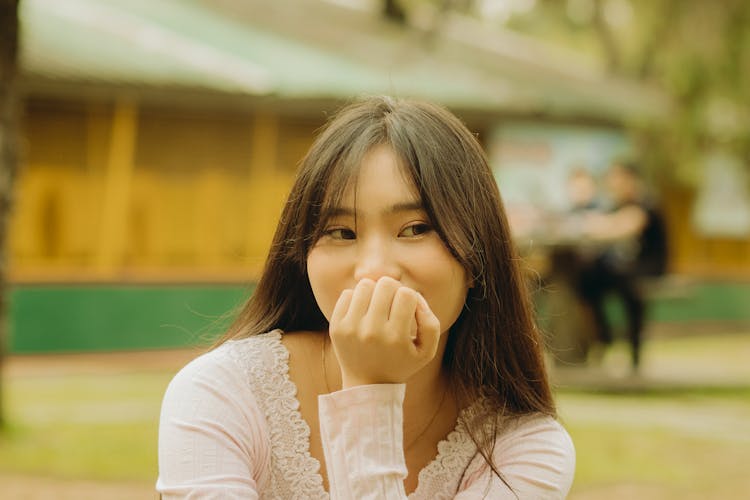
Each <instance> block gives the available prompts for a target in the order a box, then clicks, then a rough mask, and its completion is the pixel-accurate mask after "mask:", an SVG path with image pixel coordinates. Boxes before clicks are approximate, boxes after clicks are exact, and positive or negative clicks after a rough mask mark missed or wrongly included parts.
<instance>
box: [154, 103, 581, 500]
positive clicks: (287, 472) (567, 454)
mask: <svg viewBox="0 0 750 500" xmlns="http://www.w3.org/2000/svg"><path fill="white" fill-rule="evenodd" d="M542 347H543V346H542V339H541V337H540V335H539V332H538V331H537V329H536V327H535V324H534V321H533V317H532V310H531V307H530V304H529V297H528V296H527V293H526V291H525V289H524V285H523V278H522V277H521V274H520V272H519V270H518V268H517V264H516V257H515V252H514V250H513V247H512V243H511V237H510V234H509V229H508V224H507V221H506V218H505V214H504V212H503V208H502V205H501V201H500V195H499V192H498V189H497V186H496V184H495V180H494V178H493V176H492V173H491V171H490V169H489V167H488V165H487V160H486V158H485V156H484V153H483V151H482V149H481V147H480V145H479V144H478V143H477V141H476V140H475V138H474V136H473V135H472V134H471V133H470V132H469V131H468V130H467V129H466V127H465V126H464V125H463V124H462V123H461V122H460V121H459V120H458V119H457V118H456V117H455V116H453V115H452V114H450V113H449V112H448V111H446V110H444V109H443V108H440V107H438V106H435V105H432V104H428V103H421V102H415V101H401V100H393V99H391V98H387V97H378V98H370V99H367V100H363V101H361V102H358V103H355V104H353V105H350V106H349V107H347V108H345V109H343V110H342V111H341V112H340V113H339V114H338V115H337V116H336V117H334V119H333V120H332V121H331V122H330V123H329V124H328V126H327V127H326V129H325V130H324V131H323V132H322V133H321V134H320V136H319V137H318V138H317V140H316V141H315V143H314V144H313V146H312V147H311V149H310V151H309V152H308V154H307V156H306V157H305V158H304V160H303V161H302V164H301V167H300V171H299V173H298V176H297V179H296V181H295V183H294V186H293V187H292V191H291V193H290V195H289V199H288V200H287V203H286V206H285V208H284V211H283V214H282V216H281V220H280V222H279V225H278V228H277V231H276V235H275V237H274V241H273V244H272V246H271V250H270V253H269V256H268V260H267V262H266V266H265V269H264V271H263V274H262V276H261V279H260V281H259V283H258V286H257V288H256V289H255V292H254V293H253V295H252V297H251V298H250V300H249V301H248V303H247V305H246V306H245V308H244V309H243V311H242V312H241V313H240V315H239V316H238V318H237V320H236V322H235V324H234V325H233V326H232V327H231V329H230V331H229V332H228V333H227V335H226V336H225V338H224V339H223V341H222V342H220V345H219V346H218V347H216V348H215V349H214V350H212V351H211V352H209V353H207V354H204V355H203V356H201V357H199V358H197V359H196V360H194V361H193V362H191V363H190V364H189V365H188V366H186V367H185V368H183V369H182V370H181V371H180V373H178V374H177V375H176V377H175V378H174V380H173V381H172V383H171V384H170V386H169V388H168V389H167V392H166V395H165V398H164V403H163V407H162V414H161V424H160V432H159V469H160V470H159V473H160V475H159V480H158V482H157V489H158V490H159V492H160V493H161V494H162V496H163V498H222V499H225V498H281V499H288V498H305V499H309V498H314V499H317V498H329V497H330V498H337V499H365V498H372V499H376V498H377V499H397V498H406V495H407V494H409V498H431V499H432V498H466V499H469V498H472V499H473V498H522V499H526V498H533V499H540V498H564V497H565V495H566V494H567V492H568V490H569V488H570V485H571V482H572V478H573V472H574V466H575V452H574V449H573V444H572V442H571V440H570V438H569V436H568V434H567V433H566V432H565V430H564V429H563V428H562V427H561V426H560V424H559V423H557V421H556V420H555V405H554V402H553V399H552V395H551V393H550V388H549V385H548V381H547V375H546V373H545V368H544V363H543V352H542ZM327 491H328V492H330V496H329V493H327Z"/></svg>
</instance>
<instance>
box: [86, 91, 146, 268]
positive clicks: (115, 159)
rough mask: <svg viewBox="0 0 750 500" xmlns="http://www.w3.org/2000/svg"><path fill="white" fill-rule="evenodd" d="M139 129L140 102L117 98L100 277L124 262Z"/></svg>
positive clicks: (101, 235)
mask: <svg viewBox="0 0 750 500" xmlns="http://www.w3.org/2000/svg"><path fill="white" fill-rule="evenodd" d="M137 129H138V110H137V107H136V104H135V103H133V102H132V101H130V100H126V99H120V100H118V101H116V102H115V108H114V113H113V115H112V135H111V137H110V146H109V155H108V157H107V165H106V174H105V178H104V193H103V200H102V202H103V203H102V215H101V219H100V225H99V248H98V252H97V256H96V271H97V274H98V276H99V277H100V278H105V279H111V278H114V277H115V275H116V273H117V272H118V271H119V270H120V266H121V265H122V263H123V256H124V254H125V243H126V239H125V238H126V236H127V224H128V209H129V207H130V188H131V183H132V177H133V161H134V159H135V141H136V134H137Z"/></svg>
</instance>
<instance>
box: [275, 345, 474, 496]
mask: <svg viewBox="0 0 750 500" xmlns="http://www.w3.org/2000/svg"><path fill="white" fill-rule="evenodd" d="M269 333H275V334H276V335H275V340H276V342H277V343H278V345H279V346H281V349H282V350H283V352H282V354H283V356H284V363H282V367H283V373H282V376H283V379H284V382H285V383H286V384H289V385H290V386H291V387H293V389H294V390H293V391H292V392H293V394H289V396H290V397H291V398H293V399H294V403H295V404H294V405H289V408H290V410H291V411H290V413H291V415H290V418H291V419H292V420H293V421H292V422H291V423H292V427H293V428H295V429H296V428H301V429H302V430H303V431H302V435H300V436H295V437H296V439H298V440H300V441H304V443H305V446H304V450H300V451H302V452H303V454H304V458H305V459H306V460H310V461H311V462H314V464H315V466H316V467H315V471H314V472H313V471H308V473H309V474H311V475H313V476H314V479H315V482H316V483H317V482H318V480H320V482H319V484H320V488H321V490H322V491H323V492H324V493H325V496H326V497H329V498H330V493H329V492H328V491H327V490H326V489H325V488H324V487H323V475H322V474H321V471H320V468H321V464H320V460H318V459H317V458H315V457H314V456H312V453H311V452H310V449H311V444H310V436H311V429H310V425H309V424H308V423H307V420H305V419H304V418H303V417H302V412H301V411H300V409H299V408H300V400H299V390H298V388H297V384H296V383H295V382H294V381H293V380H292V379H291V377H290V376H289V356H290V353H289V349H287V347H286V345H284V342H282V340H281V335H282V333H281V331H280V330H275V331H273V332H269ZM470 408H471V407H469V408H464V409H462V410H460V411H459V413H458V418H457V419H456V425H455V426H454V427H453V429H452V430H451V431H450V432H449V433H448V434H447V435H446V437H445V438H443V439H441V440H440V441H439V442H438V444H437V450H438V451H437V454H436V455H435V457H434V458H433V459H432V460H431V461H430V462H428V463H427V465H425V466H424V467H422V469H420V470H419V473H418V474H417V487H416V488H415V489H414V491H412V492H411V493H410V494H409V495H407V497H408V498H410V499H415V498H421V497H420V496H419V495H420V494H421V492H422V490H423V489H424V488H426V486H425V480H426V479H427V478H428V477H429V476H435V475H436V474H430V473H431V472H432V471H433V469H435V470H439V469H440V467H442V461H443V459H444V458H445V457H444V454H445V450H446V449H447V448H448V447H449V446H448V445H449V444H450V443H456V442H463V441H465V440H466V438H467V437H468V436H467V435H466V430H465V425H464V422H465V419H466V412H468V411H469V410H470ZM472 455H473V452H472ZM311 479H312V478H311ZM328 486H329V488H330V484H329V485H328ZM422 496H424V495H423V494H422Z"/></svg>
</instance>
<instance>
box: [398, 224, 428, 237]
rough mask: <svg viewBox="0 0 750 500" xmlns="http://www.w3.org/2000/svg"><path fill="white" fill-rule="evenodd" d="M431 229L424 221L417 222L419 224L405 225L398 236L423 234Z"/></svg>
mask: <svg viewBox="0 0 750 500" xmlns="http://www.w3.org/2000/svg"><path fill="white" fill-rule="evenodd" d="M431 229H432V227H431V226H430V225H429V224H425V223H419V224H412V225H411V226H407V227H405V228H404V229H403V230H402V231H401V234H399V236H407V237H408V236H419V235H421V234H425V233H427V232H429V231H430V230H431Z"/></svg>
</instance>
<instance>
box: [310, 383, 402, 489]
mask: <svg viewBox="0 0 750 500" xmlns="http://www.w3.org/2000/svg"><path fill="white" fill-rule="evenodd" d="M405 392H406V385H405V384H377V385H363V386H357V387H352V388H349V389H345V390H342V391H338V392H334V393H331V394H326V395H321V396H318V413H319V419H320V433H321V439H322V442H323V452H324V454H325V459H326V468H327V470H328V482H329V489H330V492H331V498H332V499H352V498H357V499H376V498H389V499H391V498H406V493H405V491H404V486H403V481H404V478H405V477H406V475H407V470H406V462H405V460H404V449H403V439H404V438H403V402H404V394H405Z"/></svg>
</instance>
